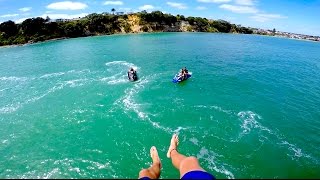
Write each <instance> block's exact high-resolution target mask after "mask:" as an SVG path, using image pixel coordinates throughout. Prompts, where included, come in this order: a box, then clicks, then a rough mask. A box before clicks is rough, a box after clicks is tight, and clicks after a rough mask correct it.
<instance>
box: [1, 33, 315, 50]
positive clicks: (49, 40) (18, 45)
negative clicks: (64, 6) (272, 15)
mask: <svg viewBox="0 0 320 180" xmlns="http://www.w3.org/2000/svg"><path fill="white" fill-rule="evenodd" d="M155 33H208V34H238V35H255V36H265V37H273V38H283V39H291V40H297V41H305V42H315V43H317V42H320V41H313V40H308V39H297V38H289V37H285V36H270V35H263V34H242V33H221V32H215V33H212V32H189V31H177V32H171V31H169V32H161V31H159V32H156V31H154V32H130V33H123V32H119V33H114V34H95V35H90V36H81V37H74V38H70V37H60V38H53V39H47V40H44V41H38V42H31V43H25V44H12V45H5V46H0V49H1V48H13V47H20V46H28V45H33V44H40V43H45V42H51V41H59V40H67V39H75V38H87V37H98V36H112V35H133V34H137V35H139V34H155Z"/></svg>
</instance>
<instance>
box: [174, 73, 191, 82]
mask: <svg viewBox="0 0 320 180" xmlns="http://www.w3.org/2000/svg"><path fill="white" fill-rule="evenodd" d="M191 75H192V72H188V73H187V74H186V76H185V77H184V76H179V73H178V74H176V75H175V76H174V77H173V79H172V82H173V83H179V82H182V81H185V80H187V79H189V78H191Z"/></svg>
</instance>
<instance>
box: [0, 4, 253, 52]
mask: <svg viewBox="0 0 320 180" xmlns="http://www.w3.org/2000/svg"><path fill="white" fill-rule="evenodd" d="M111 12H112V14H110V13H102V14H96V13H93V14H89V15H87V16H86V17H84V18H79V19H75V20H68V21H67V20H63V21H55V22H54V21H52V20H51V19H50V17H47V18H46V19H43V18H41V17H37V18H30V19H26V20H25V21H23V22H22V23H20V24H15V23H14V22H13V21H6V22H3V23H1V24H0V46H3V45H12V44H24V43H33V42H38V41H45V40H49V39H55V38H75V37H84V36H93V35H102V34H115V33H132V32H133V33H135V32H182V31H190V32H213V33H216V32H221V33H244V34H252V33H253V31H252V30H251V29H250V28H246V27H242V26H240V25H235V24H231V23H229V22H227V21H224V20H209V19H206V18H201V17H187V18H186V17H184V16H183V15H177V16H173V15H171V14H164V13H162V12H161V11H154V12H151V13H148V12H146V11H142V12H138V13H133V14H128V15H114V12H115V9H114V8H113V9H111Z"/></svg>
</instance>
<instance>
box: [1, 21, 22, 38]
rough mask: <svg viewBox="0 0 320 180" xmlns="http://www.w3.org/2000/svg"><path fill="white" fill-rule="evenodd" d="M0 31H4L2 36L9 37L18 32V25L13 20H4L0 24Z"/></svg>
mask: <svg viewBox="0 0 320 180" xmlns="http://www.w3.org/2000/svg"><path fill="white" fill-rule="evenodd" d="M0 31H1V32H4V37H11V36H14V35H16V34H17V33H18V27H17V25H16V24H15V23H14V22H13V21H6V22H3V23H1V24H0Z"/></svg>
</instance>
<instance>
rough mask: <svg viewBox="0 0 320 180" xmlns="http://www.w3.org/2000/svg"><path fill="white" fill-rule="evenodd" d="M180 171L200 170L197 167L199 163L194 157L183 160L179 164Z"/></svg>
mask: <svg viewBox="0 0 320 180" xmlns="http://www.w3.org/2000/svg"><path fill="white" fill-rule="evenodd" d="M180 168H181V169H187V170H191V169H192V170H196V169H199V170H200V169H202V168H201V167H200V165H199V161H198V159H197V158H196V157H194V156H190V157H187V158H185V159H184V160H183V161H182V162H181V164H180Z"/></svg>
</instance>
